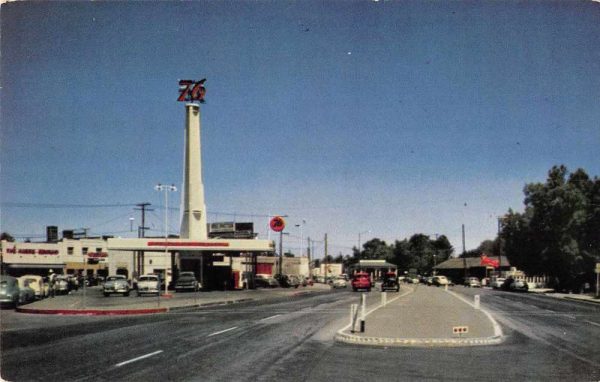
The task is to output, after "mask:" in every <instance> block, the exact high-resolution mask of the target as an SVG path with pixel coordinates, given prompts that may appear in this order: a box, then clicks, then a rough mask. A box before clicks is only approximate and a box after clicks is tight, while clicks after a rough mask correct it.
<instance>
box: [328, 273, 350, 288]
mask: <svg viewBox="0 0 600 382" xmlns="http://www.w3.org/2000/svg"><path fill="white" fill-rule="evenodd" d="M331 286H332V287H334V288H346V287H347V286H348V282H347V281H346V278H345V277H342V276H338V277H336V278H335V279H334V280H333V282H332V283H331Z"/></svg>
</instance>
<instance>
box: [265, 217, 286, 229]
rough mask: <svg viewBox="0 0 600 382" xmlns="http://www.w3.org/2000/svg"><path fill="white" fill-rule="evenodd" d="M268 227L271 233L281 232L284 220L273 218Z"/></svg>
mask: <svg viewBox="0 0 600 382" xmlns="http://www.w3.org/2000/svg"><path fill="white" fill-rule="evenodd" d="M269 225H270V226H271V229H272V230H273V231H275V232H281V231H283V229H284V228H285V220H283V218H282V217H281V216H275V217H274V218H273V219H271V222H269Z"/></svg>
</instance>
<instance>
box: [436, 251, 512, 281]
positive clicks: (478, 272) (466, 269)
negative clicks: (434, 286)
mask: <svg viewBox="0 0 600 382" xmlns="http://www.w3.org/2000/svg"><path fill="white" fill-rule="evenodd" d="M488 259H490V260H494V261H498V263H499V264H500V267H499V268H494V267H491V266H487V265H481V258H480V257H467V258H458V257H453V258H450V259H448V260H446V261H444V262H443V263H440V264H438V265H436V266H435V267H433V270H434V271H435V273H436V274H438V275H443V276H446V277H448V278H449V279H451V280H454V281H455V282H461V281H462V279H463V278H464V277H477V278H479V279H482V278H484V277H489V276H491V275H493V274H495V272H499V271H502V272H504V271H507V270H509V269H510V263H509V261H508V259H507V258H506V256H501V257H499V256H488Z"/></svg>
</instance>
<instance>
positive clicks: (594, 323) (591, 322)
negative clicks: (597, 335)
mask: <svg viewBox="0 0 600 382" xmlns="http://www.w3.org/2000/svg"><path fill="white" fill-rule="evenodd" d="M585 322H587V323H588V324H592V325H595V326H600V324H599V323H597V322H593V321H588V320H585Z"/></svg>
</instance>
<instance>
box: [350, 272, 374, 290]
mask: <svg viewBox="0 0 600 382" xmlns="http://www.w3.org/2000/svg"><path fill="white" fill-rule="evenodd" d="M359 289H366V290H367V292H370V291H371V279H370V278H369V274H368V273H366V272H358V273H355V274H354V275H353V276H352V290H354V291H355V292H356V291H357V290H359Z"/></svg>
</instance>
